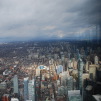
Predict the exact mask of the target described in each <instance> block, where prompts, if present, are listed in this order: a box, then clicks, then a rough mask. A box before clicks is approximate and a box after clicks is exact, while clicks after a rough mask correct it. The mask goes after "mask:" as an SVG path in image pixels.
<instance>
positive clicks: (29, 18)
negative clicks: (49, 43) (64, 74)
mask: <svg viewBox="0 0 101 101" xmlns="http://www.w3.org/2000/svg"><path fill="white" fill-rule="evenodd" d="M100 7H101V0H0V39H3V40H5V39H7V38H13V39H14V40H17V39H18V40H19V39H24V38H25V39H54V38H56V39H62V38H68V37H79V36H83V37H86V36H87V34H88V33H91V34H92V35H93V34H94V33H95V25H97V24H98V23H99V22H100V21H101V20H100V12H101V9H100ZM100 23H101V22H100Z"/></svg>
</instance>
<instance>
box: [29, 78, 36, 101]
mask: <svg viewBox="0 0 101 101" xmlns="http://www.w3.org/2000/svg"><path fill="white" fill-rule="evenodd" d="M34 83H35V81H34V79H33V80H29V83H28V96H29V100H32V101H35V85H34Z"/></svg>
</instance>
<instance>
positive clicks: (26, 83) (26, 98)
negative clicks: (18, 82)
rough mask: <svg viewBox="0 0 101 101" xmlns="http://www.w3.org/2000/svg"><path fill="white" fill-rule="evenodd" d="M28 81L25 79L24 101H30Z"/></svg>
mask: <svg viewBox="0 0 101 101" xmlns="http://www.w3.org/2000/svg"><path fill="white" fill-rule="evenodd" d="M28 79H29V78H28V77H27V78H24V101H26V100H28Z"/></svg>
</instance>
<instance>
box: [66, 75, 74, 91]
mask: <svg viewBox="0 0 101 101" xmlns="http://www.w3.org/2000/svg"><path fill="white" fill-rule="evenodd" d="M67 89H68V90H73V77H72V76H69V77H68V78H67Z"/></svg>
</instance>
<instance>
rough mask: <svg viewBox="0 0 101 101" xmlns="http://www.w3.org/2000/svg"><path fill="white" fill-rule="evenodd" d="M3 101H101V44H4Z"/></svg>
mask: <svg viewBox="0 0 101 101" xmlns="http://www.w3.org/2000/svg"><path fill="white" fill-rule="evenodd" d="M0 101H101V46H100V44H99V43H97V42H90V41H89V42H88V41H38V42H34V41H30V42H9V43H1V44H0Z"/></svg>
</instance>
